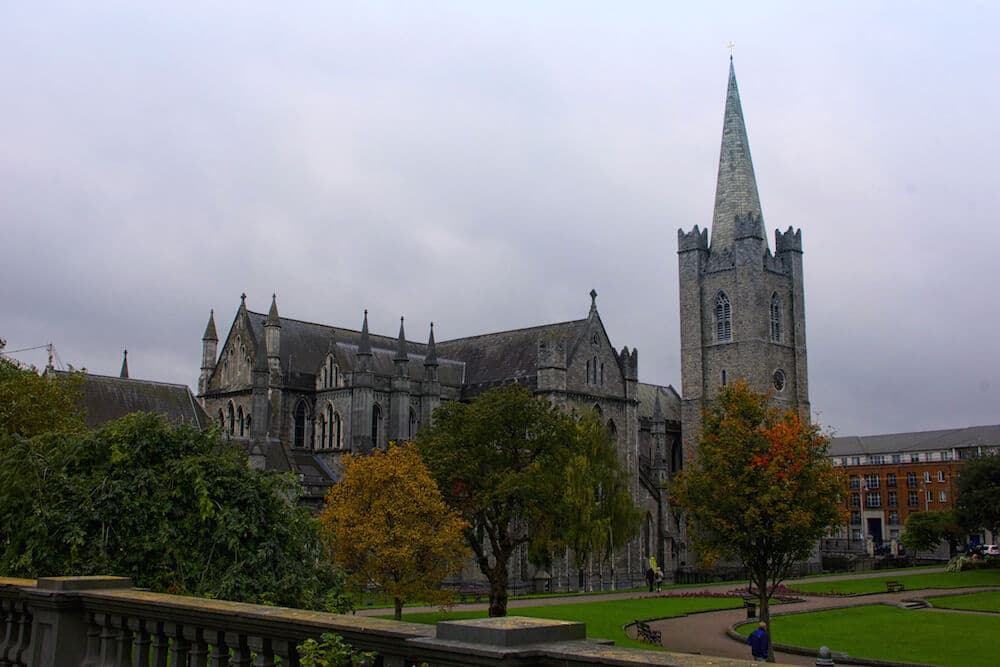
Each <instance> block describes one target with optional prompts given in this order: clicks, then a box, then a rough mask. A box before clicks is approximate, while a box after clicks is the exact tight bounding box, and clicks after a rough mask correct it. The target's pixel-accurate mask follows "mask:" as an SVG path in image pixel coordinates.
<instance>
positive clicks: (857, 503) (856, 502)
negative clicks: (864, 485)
mask: <svg viewBox="0 0 1000 667" xmlns="http://www.w3.org/2000/svg"><path fill="white" fill-rule="evenodd" d="M851 507H861V495H860V494H858V493H852V494H851Z"/></svg>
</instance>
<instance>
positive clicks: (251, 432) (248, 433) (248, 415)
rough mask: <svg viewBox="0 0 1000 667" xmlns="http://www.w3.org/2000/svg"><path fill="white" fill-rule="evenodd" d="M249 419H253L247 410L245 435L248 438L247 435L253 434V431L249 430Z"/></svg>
mask: <svg viewBox="0 0 1000 667" xmlns="http://www.w3.org/2000/svg"><path fill="white" fill-rule="evenodd" d="M251 421H253V420H252V419H251V418H250V413H249V412H247V437H248V438H249V437H250V436H251V435H253V431H251V430H250V422H251Z"/></svg>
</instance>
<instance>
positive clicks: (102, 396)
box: [55, 371, 209, 428]
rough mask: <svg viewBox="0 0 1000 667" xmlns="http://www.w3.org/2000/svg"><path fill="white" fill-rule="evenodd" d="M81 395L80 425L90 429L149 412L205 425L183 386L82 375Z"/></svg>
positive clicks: (185, 422)
mask: <svg viewBox="0 0 1000 667" xmlns="http://www.w3.org/2000/svg"><path fill="white" fill-rule="evenodd" d="M55 372H56V373H59V374H63V372H62V371H55ZM81 392H82V394H83V398H82V401H81V402H82V407H83V408H84V410H85V411H86V414H85V415H84V423H85V424H86V425H87V426H88V427H91V428H94V427H96V426H100V425H101V424H103V423H104V422H108V421H111V420H113V419H118V418H119V417H124V416H125V415H127V414H131V413H133V412H152V413H155V414H160V415H163V416H165V417H166V418H167V420H168V421H170V422H173V423H175V424H194V425H195V426H197V427H198V428H206V427H207V426H208V424H209V419H208V415H206V414H205V411H204V410H203V409H202V407H201V405H199V404H198V402H197V401H196V400H195V397H194V394H192V393H191V390H190V389H189V388H188V387H187V385H183V384H168V383H166V382H154V381H152V380H137V379H134V378H122V377H111V376H109V375H94V374H92V373H86V374H84V376H83V384H82V385H81Z"/></svg>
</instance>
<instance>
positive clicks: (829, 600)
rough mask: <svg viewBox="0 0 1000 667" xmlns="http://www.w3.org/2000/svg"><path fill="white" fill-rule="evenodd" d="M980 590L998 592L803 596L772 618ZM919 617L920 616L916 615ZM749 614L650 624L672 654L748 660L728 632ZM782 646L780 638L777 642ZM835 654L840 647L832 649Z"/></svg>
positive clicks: (776, 609)
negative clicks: (787, 614) (785, 614)
mask: <svg viewBox="0 0 1000 667" xmlns="http://www.w3.org/2000/svg"><path fill="white" fill-rule="evenodd" d="M977 590H996V588H995V587H984V588H955V589H938V588H935V589H925V590H921V591H902V592H899V593H876V594H872V595H857V596H851V597H826V596H816V595H809V596H802V598H803V601H802V602H792V603H788V604H781V605H774V606H772V607H771V615H772V616H774V615H777V614H784V613H798V612H805V611H816V610H819V609H838V608H842V607H860V606H864V605H871V604H884V603H899V602H902V601H903V600H911V599H919V598H922V597H925V596H929V595H933V596H937V595H950V594H955V593H971V592H974V591H977ZM915 613H916V612H915ZM746 620H747V618H746V610H744V609H726V610H724V611H715V612H706V613H702V614H690V615H688V616H681V617H679V618H665V619H662V620H659V621H653V622H652V623H650V626H651V627H652V628H655V629H656V630H659V631H660V632H661V633H662V635H663V645H664V646H666V647H667V648H668V649H669V650H671V651H679V652H681V653H702V654H705V655H715V656H720V657H726V658H745V657H746V656H747V652H748V648H747V646H746V645H745V644H742V643H741V642H738V641H736V640H734V639H732V638H731V637H729V635H727V634H726V630H727V629H728V628H729V627H730V626H731V625H733V624H734V623H739V622H741V621H746ZM775 639H776V640H777V641H778V642H779V643H780V642H781V638H780V637H776V638H775ZM830 648H831V649H833V650H834V651H836V650H837V647H836V646H831V647H830ZM775 659H776V660H777V661H778V662H779V663H785V664H789V665H815V664H816V658H815V657H814V656H813V657H810V656H803V655H796V654H793V653H783V652H776V653H775Z"/></svg>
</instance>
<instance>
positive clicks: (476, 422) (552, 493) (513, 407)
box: [417, 385, 581, 616]
mask: <svg viewBox="0 0 1000 667" xmlns="http://www.w3.org/2000/svg"><path fill="white" fill-rule="evenodd" d="M417 446H418V449H419V450H420V454H421V456H422V458H423V459H424V461H425V462H426V464H427V467H428V468H430V470H431V474H432V475H433V476H434V478H435V479H436V480H437V482H438V486H439V487H440V488H441V492H442V493H443V494H444V497H445V500H446V501H447V502H448V504H449V505H450V506H451V507H453V508H455V509H457V510H458V511H459V512H460V513H461V515H462V517H463V518H464V519H465V520H466V521H468V523H469V527H468V528H467V529H466V531H465V537H466V541H467V542H468V544H469V546H470V547H471V548H472V552H473V555H474V558H475V561H476V564H477V565H478V566H479V570H480V571H481V572H482V573H483V575H484V576H485V577H486V578H487V580H488V581H489V583H490V609H489V613H490V616H504V615H506V613H507V583H508V579H509V573H508V565H509V562H510V558H511V556H512V555H513V554H514V553H515V551H516V550H517V549H518V548H519V547H521V546H522V545H525V546H526V547H527V552H528V558H529V560H530V561H531V562H532V563H535V564H539V565H544V564H547V563H549V562H550V561H551V554H552V551H553V549H554V548H556V547H557V546H558V545H560V544H563V543H565V538H566V528H567V526H566V521H567V518H568V517H570V515H571V513H570V511H568V510H567V509H566V507H565V497H564V496H563V495H562V494H560V493H559V492H558V491H557V490H559V489H562V488H563V487H564V485H565V483H566V475H567V467H568V466H569V464H570V461H571V459H572V457H573V456H574V455H575V454H577V453H579V452H580V451H581V449H580V448H581V444H580V437H579V430H578V426H577V423H576V421H575V420H574V419H573V418H572V417H571V416H569V415H567V414H565V413H563V412H560V411H559V410H557V409H556V408H554V407H553V406H552V405H551V404H549V403H548V402H546V401H542V400H539V399H537V398H535V397H534V396H533V395H532V394H531V392H530V391H528V390H527V389H525V388H524V387H521V386H518V385H510V386H507V387H501V388H498V389H493V390H490V391H488V392H484V393H483V394H481V395H479V396H478V397H477V398H476V399H474V400H473V401H472V402H470V403H459V402H458V401H454V402H450V403H445V404H444V405H443V406H442V407H441V408H440V409H439V410H438V411H437V412H435V413H434V425H433V427H431V428H429V429H424V430H423V431H421V432H420V434H419V435H418V437H417Z"/></svg>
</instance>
